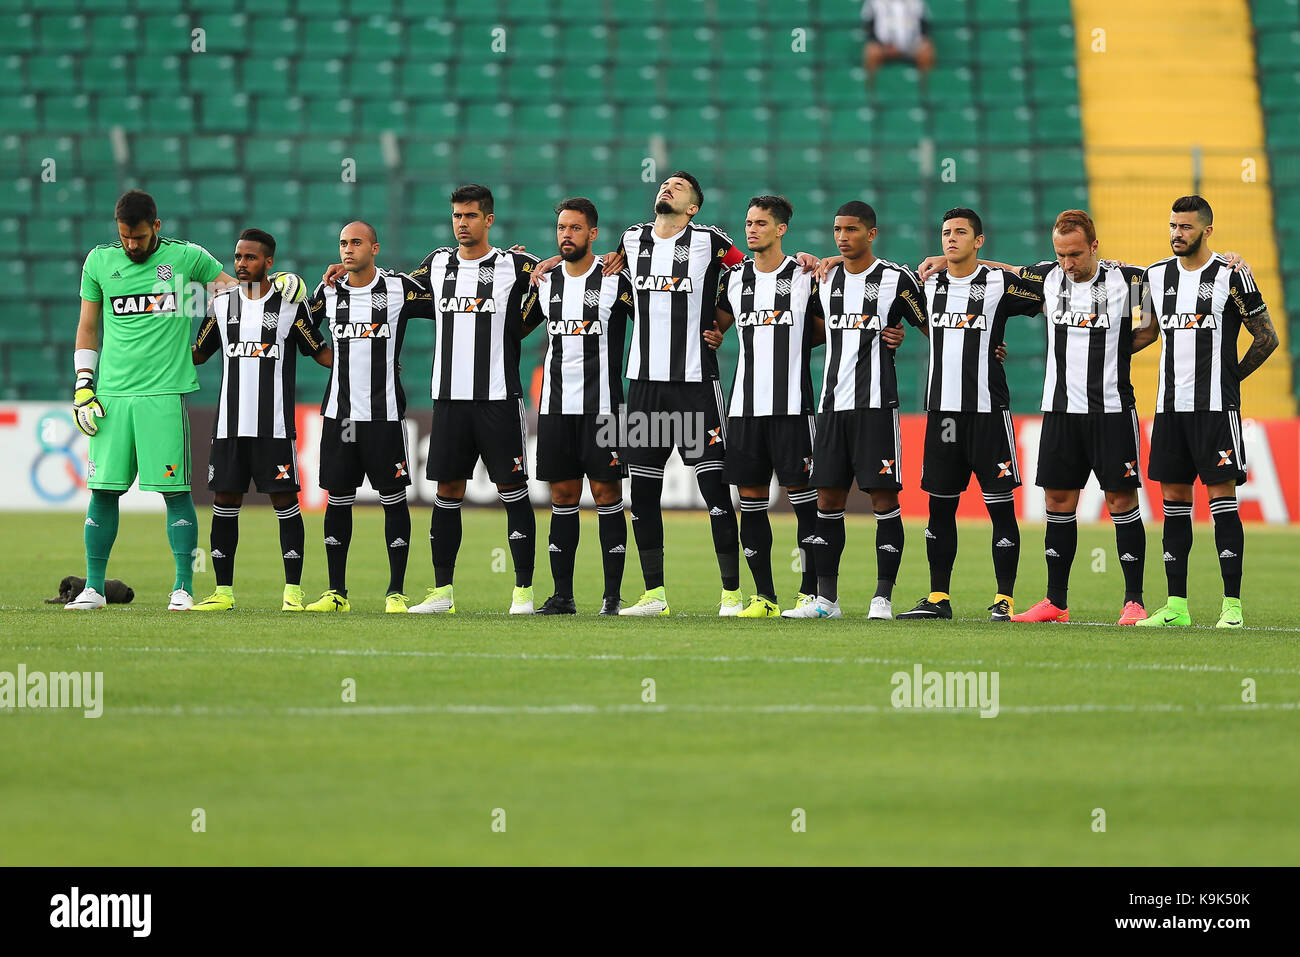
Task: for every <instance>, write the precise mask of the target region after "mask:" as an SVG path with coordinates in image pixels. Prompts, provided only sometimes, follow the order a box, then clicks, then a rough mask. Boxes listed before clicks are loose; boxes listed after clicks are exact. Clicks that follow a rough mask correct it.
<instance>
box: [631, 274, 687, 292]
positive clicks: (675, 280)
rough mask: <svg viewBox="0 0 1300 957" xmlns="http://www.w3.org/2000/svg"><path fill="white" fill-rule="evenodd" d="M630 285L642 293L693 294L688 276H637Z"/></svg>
mask: <svg viewBox="0 0 1300 957" xmlns="http://www.w3.org/2000/svg"><path fill="white" fill-rule="evenodd" d="M632 285H633V286H635V287H636V288H637V289H638V290H640V291H642V292H694V291H695V286H694V285H693V284H692V283H691V277H690V276H637V277H636V278H635V279H633V280H632Z"/></svg>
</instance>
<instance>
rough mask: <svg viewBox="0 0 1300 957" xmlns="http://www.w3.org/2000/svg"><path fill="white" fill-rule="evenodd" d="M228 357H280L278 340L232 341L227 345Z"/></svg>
mask: <svg viewBox="0 0 1300 957" xmlns="http://www.w3.org/2000/svg"><path fill="white" fill-rule="evenodd" d="M225 352H226V358H228V359H278V358H280V344H279V343H278V342H232V343H229V344H228V345H227V346H226V349H225Z"/></svg>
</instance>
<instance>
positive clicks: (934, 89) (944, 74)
mask: <svg viewBox="0 0 1300 957" xmlns="http://www.w3.org/2000/svg"><path fill="white" fill-rule="evenodd" d="M926 99H927V100H928V101H929V103H930V107H931V109H935V108H936V107H952V106H966V105H968V104H971V103H974V102H975V74H974V73H973V72H972V71H971V68H970V67H967V66H946V65H944V64H939V65H937V66H935V67H934V69H933V70H931V71H930V75H929V78H928V80H927V82H926Z"/></svg>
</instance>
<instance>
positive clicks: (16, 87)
mask: <svg viewBox="0 0 1300 957" xmlns="http://www.w3.org/2000/svg"><path fill="white" fill-rule="evenodd" d="M26 62H27V58H26V57H24V56H23V55H22V54H21V53H10V54H9V55H7V56H4V57H3V58H0V71H3V72H0V93H23V92H26V91H27V90H28V89H30V87H29V86H28V84H27V80H26V78H25V77H24V76H23V73H24V70H25V67H24V64H25V63H26Z"/></svg>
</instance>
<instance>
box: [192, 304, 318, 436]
mask: <svg viewBox="0 0 1300 957" xmlns="http://www.w3.org/2000/svg"><path fill="white" fill-rule="evenodd" d="M194 348H195V350H196V351H197V352H198V354H199V355H200V356H202V357H204V358H207V357H208V356H211V355H212V354H213V353H214V352H216V351H218V350H220V351H221V355H222V356H223V358H224V361H223V362H222V364H221V395H220V397H219V399H218V401H217V415H216V418H215V419H214V420H213V423H212V437H213V438H214V439H236V438H241V437H244V438H256V439H292V438H294V437H295V435H296V430H295V428H294V404H295V392H294V373H295V370H296V368H297V361H296V360H297V352H298V351H300V352H302V354H303V355H305V356H314V355H316V354H317V353H319V352H320V351H321V350H322V349H324V348H325V340H324V339H323V338H322V337H321V334H320V331H319V330H318V329H317V328H316V327H315V326H314V325H313V324H312V320H311V313H310V312H309V311H308V309H307V304H306V303H305V302H304V303H298V304H297V305H294V304H293V303H291V302H288V301H286V300H285V299H283V298H282V297H281V296H280V293H279V292H277V291H276V290H275V289H272V290H271V291H270V292H268V293H267V294H266V295H265V296H263V297H262V298H260V299H252V298H250V297H249V296H248V295H247V294H246V293H245V291H244V287H243V286H242V285H240V286H238V287H233V288H230V289H224V290H222V291H221V292H219V293H217V294H216V295H215V296H213V297H212V299H211V300H209V302H208V313H207V317H206V318H205V319H204V321H203V325H202V326H201V327H200V328H199V336H198V339H197V340H196V341H195V343H194ZM295 348H296V350H297V351H295Z"/></svg>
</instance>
